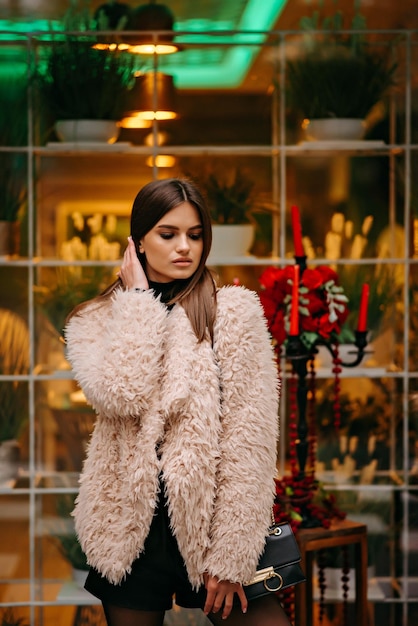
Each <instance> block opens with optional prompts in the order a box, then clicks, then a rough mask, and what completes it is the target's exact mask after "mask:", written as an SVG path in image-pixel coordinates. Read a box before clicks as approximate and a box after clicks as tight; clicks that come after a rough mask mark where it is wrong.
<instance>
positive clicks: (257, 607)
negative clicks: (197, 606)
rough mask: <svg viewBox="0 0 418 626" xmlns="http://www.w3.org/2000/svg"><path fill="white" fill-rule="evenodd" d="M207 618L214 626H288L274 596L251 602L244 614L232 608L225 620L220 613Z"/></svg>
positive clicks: (284, 614)
mask: <svg viewBox="0 0 418 626" xmlns="http://www.w3.org/2000/svg"><path fill="white" fill-rule="evenodd" d="M208 618H209V619H210V621H211V622H212V624H214V625H215V626H220V625H221V624H222V626H290V622H289V619H288V617H287V615H286V613H285V612H284V611H283V609H282V607H281V604H280V602H279V600H278V598H276V596H274V595H269V596H263V597H262V598H257V599H256V600H252V601H251V602H249V603H248V611H247V613H245V614H243V613H242V611H241V607H239V606H234V607H233V609H232V611H231V613H230V615H229V617H228V618H227V619H226V620H223V619H222V611H219V612H218V613H210V614H209V615H208Z"/></svg>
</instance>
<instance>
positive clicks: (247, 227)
mask: <svg viewBox="0 0 418 626" xmlns="http://www.w3.org/2000/svg"><path fill="white" fill-rule="evenodd" d="M254 235H255V229H254V226H253V224H214V225H213V226H212V248H211V252H210V257H209V262H210V259H211V258H214V259H216V258H219V257H240V256H245V255H247V254H249V251H250V250H251V247H252V245H253V243H254Z"/></svg>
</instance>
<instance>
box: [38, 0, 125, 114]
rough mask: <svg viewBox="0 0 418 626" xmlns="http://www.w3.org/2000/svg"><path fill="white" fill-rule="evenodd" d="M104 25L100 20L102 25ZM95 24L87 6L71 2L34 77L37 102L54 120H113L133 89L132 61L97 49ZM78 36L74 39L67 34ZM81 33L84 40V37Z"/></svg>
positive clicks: (121, 54)
mask: <svg viewBox="0 0 418 626" xmlns="http://www.w3.org/2000/svg"><path fill="white" fill-rule="evenodd" d="M102 21H103V20H102ZM97 26H98V22H97V21H96V20H94V18H92V17H91V16H90V12H89V7H88V3H87V4H85V3H84V5H83V6H81V7H79V6H78V3H77V1H75V2H72V3H71V6H70V8H69V10H68V11H67V13H66V15H65V16H64V18H63V20H62V31H63V33H57V34H56V35H55V37H54V40H53V42H52V44H51V46H50V47H49V49H48V50H47V51H46V57H45V59H44V64H43V66H42V65H41V67H40V69H39V71H38V72H37V80H38V83H39V86H40V93H41V99H42V100H43V101H44V102H45V103H46V105H47V106H49V108H50V110H51V112H52V114H53V116H54V118H55V120H69V119H78V120H79V119H94V120H118V119H120V118H121V117H122V115H123V112H124V107H125V103H126V98H127V95H128V93H129V91H130V89H131V88H132V86H133V78H134V73H133V72H134V58H133V55H130V54H129V53H127V52H126V51H120V50H118V48H117V46H116V47H115V49H101V48H100V47H99V48H98V47H96V46H98V45H100V41H99V38H98V37H96V36H94V35H91V34H90V33H91V32H92V31H94V30H95V29H96V27H97ZM74 32H78V33H80V34H79V35H78V36H77V35H73V34H69V33H74ZM83 33H86V34H83Z"/></svg>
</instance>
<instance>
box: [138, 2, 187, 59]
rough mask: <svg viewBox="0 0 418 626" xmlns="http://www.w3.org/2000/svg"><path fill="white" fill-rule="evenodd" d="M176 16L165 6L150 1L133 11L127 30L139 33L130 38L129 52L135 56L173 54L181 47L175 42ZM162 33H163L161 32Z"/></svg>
mask: <svg viewBox="0 0 418 626" xmlns="http://www.w3.org/2000/svg"><path fill="white" fill-rule="evenodd" d="M173 29H174V16H173V13H172V12H171V10H170V9H169V8H168V7H167V6H165V4H159V3H157V2H155V0H150V2H149V4H141V5H140V6H139V7H137V8H136V9H132V11H131V13H130V16H129V19H128V23H127V25H126V30H128V31H138V34H137V35H132V36H129V39H128V41H129V44H130V47H129V51H130V52H133V53H135V54H173V52H178V50H179V49H180V46H179V45H178V44H176V43H175V42H174V30H173ZM160 31H161V32H160Z"/></svg>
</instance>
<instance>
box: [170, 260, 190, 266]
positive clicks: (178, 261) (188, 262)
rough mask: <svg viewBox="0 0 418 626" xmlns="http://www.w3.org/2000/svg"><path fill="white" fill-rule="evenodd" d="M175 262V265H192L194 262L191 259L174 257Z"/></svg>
mask: <svg viewBox="0 0 418 626" xmlns="http://www.w3.org/2000/svg"><path fill="white" fill-rule="evenodd" d="M173 263H174V264H175V265H190V264H191V263H192V260H191V259H174V261H173Z"/></svg>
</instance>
